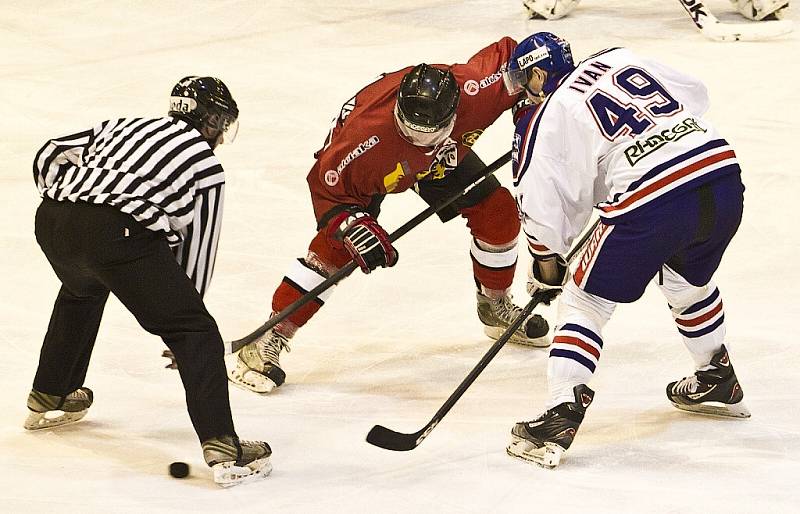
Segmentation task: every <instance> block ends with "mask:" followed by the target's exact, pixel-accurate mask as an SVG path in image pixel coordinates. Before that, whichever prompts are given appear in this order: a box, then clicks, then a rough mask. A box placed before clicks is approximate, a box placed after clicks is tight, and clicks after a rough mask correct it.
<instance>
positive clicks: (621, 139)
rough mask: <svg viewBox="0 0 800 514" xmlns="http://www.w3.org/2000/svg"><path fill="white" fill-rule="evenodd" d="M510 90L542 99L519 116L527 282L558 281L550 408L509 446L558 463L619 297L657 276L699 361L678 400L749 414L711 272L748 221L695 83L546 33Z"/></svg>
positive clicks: (521, 52)
mask: <svg viewBox="0 0 800 514" xmlns="http://www.w3.org/2000/svg"><path fill="white" fill-rule="evenodd" d="M503 77H504V80H505V84H506V87H507V88H508V91H509V94H518V93H519V92H521V91H526V92H527V94H528V96H529V98H530V99H531V100H532V101H533V102H534V103H535V104H536V105H535V106H534V107H533V108H531V109H529V111H528V112H526V113H524V114H523V115H522V116H521V117H520V118H519V119H518V122H517V127H516V132H515V135H514V146H513V152H512V157H513V163H514V184H515V186H516V192H517V202H518V205H519V208H520V213H521V216H522V223H523V229H524V231H525V233H526V235H527V237H528V241H529V248H530V251H531V254H532V256H533V263H532V266H531V270H530V273H529V277H530V278H529V283H528V291H529V292H530V293H531V294H533V293H534V292H536V291H543V292H549V297H550V298H553V297H555V296H556V295H557V294H558V293H559V292H560V291H561V289H562V288H563V294H562V296H561V301H560V304H559V311H558V322H557V325H556V332H555V336H554V338H553V346H552V349H551V351H550V356H549V359H548V384H549V391H550V397H549V400H548V402H547V404H546V406H545V407H546V410H545V412H544V413H543V414H542V415H540V416H539V417H538V418H536V419H535V420H533V421H529V422H523V423H517V424H516V425H515V426H514V428H513V430H512V438H513V439H512V443H511V445H510V446H509V447H508V453H509V454H510V455H512V456H515V457H519V458H522V459H525V460H529V461H533V462H536V463H538V464H541V465H544V466H547V467H553V466H556V465H558V463H559V461H560V458H561V454H562V453H563V452H564V451H565V450H566V449H567V448H569V446H570V444H571V443H572V440H573V438H574V436H575V432H576V431H577V429H578V427H579V426H580V423H581V421H582V420H583V416H584V413H585V411H586V408H587V407H588V406H589V404H590V403H591V402H592V399H593V396H594V392H593V391H592V390H591V389H589V388H588V387H587V385H586V384H587V383H588V382H589V380H590V379H591V377H592V374H593V372H594V370H595V367H596V366H597V364H598V360H599V358H600V353H601V351H602V348H603V338H602V328H603V326H604V325H605V324H606V322H607V321H608V319H609V318H610V316H611V314H612V312H613V311H614V307H615V305H616V304H617V303H618V302H633V301H635V300H637V299H638V298H639V297H641V295H642V293H643V292H644V289H645V287H646V285H647V283H648V282H649V281H650V280H652V279H653V278H654V277H655V279H656V283H657V284H658V286H659V287H660V288H661V290H662V292H663V293H664V295H665V296H666V297H667V300H668V301H669V305H670V308H671V310H672V314H673V317H674V319H675V323H676V325H677V328H678V331H679V332H680V333H681V335H682V337H683V341H684V343H685V344H686V347H687V348H688V350H689V353H690V354H691V355H692V357H693V359H694V361H695V365H696V371H695V373H694V374H693V375H692V376H690V377H686V378H684V379H681V380H678V381H676V382H672V383H670V384H669V385H668V386H667V396H668V398H669V399H670V401H672V403H673V404H674V405H675V406H676V407H678V408H680V409H684V410H689V411H695V412H701V413H707V414H717V415H727V416H738V417H747V416H749V415H750V413H749V412H748V411H747V409H746V407H745V406H744V404H743V403H742V391H741V388H740V387H739V383H738V380H737V378H736V375H735V374H734V372H733V368H732V366H731V364H730V361H729V359H728V353H727V349H726V346H725V344H724V337H725V324H724V315H723V311H722V301H721V299H720V295H719V291H718V290H717V287H716V286H715V285H714V283H713V282H712V281H711V277H712V275H713V273H714V271H715V270H716V269H717V267H718V266H719V263H720V259H721V258H722V254H723V253H724V251H725V248H726V247H727V245H728V243H729V242H730V240H731V238H732V237H733V235H734V234H735V233H736V230H737V228H738V226H739V223H740V221H741V215H742V195H743V191H744V186H743V185H742V183H741V179H740V169H739V165H738V163H737V161H736V156H735V154H734V152H733V150H732V149H731V147H730V146H729V145H728V143H727V142H726V141H725V140H724V139H722V138H721V137H720V135H719V134H718V133H717V131H716V130H715V129H714V128H713V127H712V126H711V125H710V124H709V123H708V122H707V121H706V120H704V119H703V117H702V116H703V114H704V113H705V112H706V110H707V109H708V103H709V102H708V96H707V93H706V88H705V87H704V86H703V84H701V83H700V82H699V81H698V80H696V79H694V78H692V77H690V76H687V75H684V74H682V73H680V72H677V71H675V70H673V69H671V68H668V67H666V66H664V65H662V64H659V63H656V62H653V61H650V60H647V59H643V58H640V57H638V56H637V55H635V54H634V53H633V52H631V51H629V50H626V49H624V48H612V49H609V50H605V51H602V52H599V53H597V54H595V55H593V56H591V57H589V58H588V59H586V60H584V61H583V62H581V63H579V64H578V65H577V67H576V66H575V65H574V64H573V61H572V55H571V51H570V47H569V44H568V43H567V42H566V41H564V40H563V39H560V38H558V37H557V36H555V35H553V34H550V33H547V32H541V33H537V34H534V35H533V36H530V37H529V38H527V39H525V40H524V41H522V42H521V43H520V44H519V45H518V46H517V48H516V49H515V51H514V54H513V55H512V57H511V59H510V60H509V62H508V63H507V65H506V66H505V68H504V71H503ZM593 208H596V209H598V210H599V211H600V222H601V223H600V224H599V225H598V226H597V228H596V229H595V231H594V233H593V236H592V237H591V239H590V241H589V243H588V246H587V248H586V249H585V251H584V252H583V255H582V256H581V259H580V261H579V264H578V266H577V269H576V270H575V272H574V274H573V275H572V279H571V280H569V278H570V277H569V275H570V271H569V267H568V264H567V263H566V262H565V261H564V259H563V258H562V257H561V256H562V255H564V254H566V253H567V251H568V250H569V248H570V245H571V244H572V243H573V241H574V240H575V238H576V236H578V235H579V233H580V232H581V231H582V229H583V228H584V227H585V226H586V224H587V222H588V221H589V218H590V216H591V214H592V211H593Z"/></svg>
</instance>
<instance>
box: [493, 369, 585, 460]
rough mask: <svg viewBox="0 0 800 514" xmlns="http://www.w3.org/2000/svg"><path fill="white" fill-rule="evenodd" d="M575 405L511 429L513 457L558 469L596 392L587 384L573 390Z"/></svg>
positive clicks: (558, 407) (568, 404)
mask: <svg viewBox="0 0 800 514" xmlns="http://www.w3.org/2000/svg"><path fill="white" fill-rule="evenodd" d="M572 391H573V393H574V394H575V401H574V402H564V403H560V404H558V405H556V406H555V407H553V408H552V409H549V410H548V411H546V412H545V413H544V414H542V415H540V416H539V417H538V418H536V419H534V420H532V421H523V422H520V423H517V424H516V425H514V428H512V429H511V444H509V445H508V447H507V448H506V452H507V453H508V454H509V455H511V456H512V457H516V458H518V459H522V460H526V461H528V462H533V463H535V464H538V465H540V466H543V467H545V468H554V467H556V466H558V464H559V463H560V462H561V456H562V455H563V454H564V452H565V451H567V449H568V448H569V447H570V446H571V445H572V441H573V440H574V439H575V434H576V433H577V432H578V428H579V427H580V426H581V422H582V421H583V416H584V415H585V414H586V408H587V407H589V405H591V403H592V400H593V399H594V391H592V390H591V389H589V388H588V387H587V386H585V385H583V384H579V385H576V386H575V387H574V388H573V390H572Z"/></svg>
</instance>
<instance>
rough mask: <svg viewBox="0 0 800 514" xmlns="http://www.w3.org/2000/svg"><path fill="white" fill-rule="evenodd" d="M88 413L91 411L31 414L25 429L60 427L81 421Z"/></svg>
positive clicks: (57, 411) (54, 411) (24, 425)
mask: <svg viewBox="0 0 800 514" xmlns="http://www.w3.org/2000/svg"><path fill="white" fill-rule="evenodd" d="M87 412H89V409H83V410H80V411H77V412H64V411H61V410H50V411H47V412H30V413H29V414H28V417H27V419H26V420H25V423H24V424H23V427H25V430H44V429H46V428H54V427H60V426H62V425H68V424H70V423H75V422H76V421H80V420H81V419H83V417H84V416H86V413H87Z"/></svg>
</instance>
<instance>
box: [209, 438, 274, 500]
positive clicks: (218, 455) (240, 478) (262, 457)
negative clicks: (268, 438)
mask: <svg viewBox="0 0 800 514" xmlns="http://www.w3.org/2000/svg"><path fill="white" fill-rule="evenodd" d="M270 455H272V449H271V448H270V447H269V445H268V444H267V443H265V442H263V441H240V440H239V438H238V437H234V436H229V435H224V436H220V437H212V438H211V439H208V440H206V441H203V458H204V459H205V460H206V464H208V466H209V467H210V468H211V470H212V471H213V473H214V482H216V483H218V484H219V485H221V486H222V487H230V486H233V485H239V484H246V483H248V482H255V481H256V480H262V479H264V478H266V477H267V475H269V474H270V472H271V471H272V464H270V462H269V457H270Z"/></svg>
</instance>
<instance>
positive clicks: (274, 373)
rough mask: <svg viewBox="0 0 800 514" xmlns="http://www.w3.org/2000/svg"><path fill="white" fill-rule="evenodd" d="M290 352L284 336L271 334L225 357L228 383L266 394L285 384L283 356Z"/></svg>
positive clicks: (273, 331)
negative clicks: (282, 352) (282, 365)
mask: <svg viewBox="0 0 800 514" xmlns="http://www.w3.org/2000/svg"><path fill="white" fill-rule="evenodd" d="M284 349H285V350H286V351H287V352H288V351H290V350H289V341H288V339H286V337H284V336H283V334H280V333H278V332H275V330H274V329H270V330H268V331H267V332H266V333H265V334H264V335H262V336H261V337H259V338H258V339H256V340H255V341H253V342H251V343H249V344H247V345H245V346H244V347H243V348H242V349H241V350H239V351H238V352H236V353H233V354H231V355H227V356H225V365H226V367H227V369H228V380H230V381H231V382H232V383H233V384H235V385H237V386H239V387H242V388H244V389H248V390H250V391H253V392H256V393H259V394H267V393H269V392H270V391H272V390H273V389H274V388H276V387H279V386H280V385H281V384H283V382H284V381H285V380H286V373H284V371H283V370H282V369H281V365H280V360H279V358H280V354H281V351H282V350H284Z"/></svg>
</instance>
